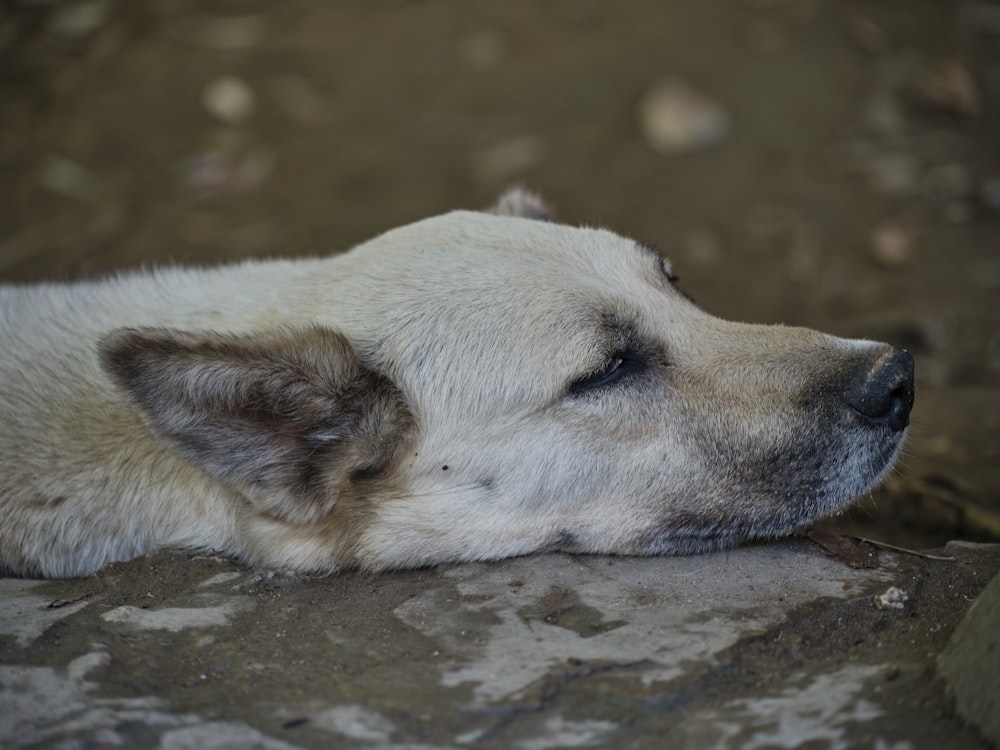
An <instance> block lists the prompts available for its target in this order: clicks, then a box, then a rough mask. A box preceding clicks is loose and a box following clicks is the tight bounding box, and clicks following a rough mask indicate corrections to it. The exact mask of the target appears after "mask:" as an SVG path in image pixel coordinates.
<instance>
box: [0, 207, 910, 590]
mask: <svg viewBox="0 0 1000 750" xmlns="http://www.w3.org/2000/svg"><path fill="white" fill-rule="evenodd" d="M0 346H2V349H3V352H4V354H3V357H2V358H0V416H2V419H3V426H4V428H3V431H2V433H0V569H2V570H4V571H6V572H8V573H15V574H21V575H31V576H54V577H64V576H81V575H87V574H89V573H91V572H93V571H94V570H96V569H97V568H99V567H100V566H102V565H104V564H105V563H107V562H110V561H113V560H127V559H129V558H132V557H135V556H137V555H141V554H143V553H146V552H149V551H152V550H155V549H158V548H162V547H182V548H189V549H201V550H216V551H220V552H223V553H226V554H231V555H234V556H236V557H237V558H239V559H241V560H243V561H245V562H247V563H250V564H254V565H264V566H271V567H276V568H283V569H291V570H298V571H303V572H309V573H330V572H333V571H336V570H340V569H343V568H345V567H361V568H364V569H370V570H379V569H385V568H396V567H406V566H418V565H427V564H434V563H439V562H444V561H458V560H483V559H494V558H499V557H504V556H509V555H520V554H526V553H530V552H534V551H538V550H553V549H563V550H567V551H573V552H603V553H618V554H660V553H687V552H697V551H701V550H708V549H714V548H718V547H720V546H726V545H731V544H736V543H738V542H743V541H746V540H751V539H758V538H768V537H774V536H778V535H782V534H786V533H788V532H790V531H791V530H793V529H794V528H795V527H796V526H799V525H801V524H805V523H808V522H811V521H813V520H815V519H817V518H820V517H822V516H825V515H828V514H831V513H834V512H837V511H840V510H842V509H843V508H845V507H846V506H847V505H849V504H850V503H851V502H852V501H853V500H854V499H855V498H856V497H858V495H859V494H861V493H864V492H866V491H867V490H869V489H870V488H871V487H872V486H873V485H874V484H876V483H877V482H878V481H879V480H880V478H881V477H882V476H883V475H884V474H885V472H886V471H888V469H889V467H890V466H891V465H892V462H893V460H894V458H895V456H896V454H897V452H898V450H899V448H900V445H901V444H902V441H903V439H904V436H905V432H906V430H905V428H906V422H907V417H908V414H909V411H910V406H911V404H912V400H913V381H912V378H913V371H912V360H910V358H909V355H907V354H905V353H904V352H900V351H899V350H894V349H892V348H891V347H888V346H886V345H884V344H878V343H873V342H868V341H859V340H845V339H839V338H834V337H832V336H826V335H824V334H820V333H817V332H814V331H809V330H805V329H801V328H785V327H781V326H754V325H744V324H738V323H729V322H726V321H723V320H719V319H717V318H713V317H711V316H709V315H707V314H706V313H704V312H702V311H701V310H700V309H699V308H697V307H696V306H695V305H694V304H693V303H692V302H691V301H690V300H689V299H688V298H686V297H685V296H684V295H683V294H682V293H680V292H679V291H678V290H677V289H676V286H675V284H674V279H673V276H672V274H671V273H670V268H669V266H668V265H667V264H666V262H665V261H663V260H662V259H660V258H659V257H658V256H656V254H655V253H653V252H652V251H651V250H649V249H648V248H644V247H643V246H641V245H639V244H637V243H635V242H634V241H632V240H629V239H625V238H622V237H619V236H617V235H614V234H612V233H610V232H607V231H604V230H600V229H588V228H574V227H569V226H565V225H562V224H558V223H555V222H553V221H551V217H550V215H549V213H548V210H547V209H546V207H545V206H544V204H542V203H541V202H540V201H538V200H537V199H536V198H535V197H534V196H531V195H530V194H528V193H525V192H523V191H513V192H511V193H508V194H507V195H505V196H503V198H501V200H500V202H499V203H498V204H497V206H496V207H495V208H494V210H493V212H492V214H490V213H479V212H454V213H450V214H446V215H443V216H439V217H436V218H431V219H427V220H425V221H421V222H418V223H416V224H412V225H409V226H406V227H402V228H400V229H397V230H394V231H391V232H388V233H386V234H384V235H382V236H380V237H377V238H375V239H373V240H371V241H369V242H367V243H365V244H363V245H361V246H359V247H357V248H355V249H354V250H353V251H351V252H349V253H346V254H344V255H341V256H335V257H330V258H324V259H309V260H297V261H270V262H256V261H255V262H247V263H244V264H242V265H235V266H227V267H220V268H213V269H181V268H172V269H162V270H158V271H153V272H142V273H133V274H127V275H122V276H118V277H115V278H111V279H107V280H103V281H93V282H82V283H74V284H45V285H33V286H9V285H8V286H3V287H0Z"/></svg>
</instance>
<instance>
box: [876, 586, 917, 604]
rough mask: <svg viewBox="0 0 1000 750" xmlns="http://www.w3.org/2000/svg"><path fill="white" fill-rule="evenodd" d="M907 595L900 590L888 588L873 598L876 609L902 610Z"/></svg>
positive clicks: (894, 587) (892, 587)
mask: <svg viewBox="0 0 1000 750" xmlns="http://www.w3.org/2000/svg"><path fill="white" fill-rule="evenodd" d="M909 598H910V597H909V595H907V593H906V592H905V591H903V590H902V589H901V588H897V587H896V586H890V587H889V588H888V589H886V590H885V592H884V593H882V594H879V595H878V596H876V597H875V608H876V609H902V608H903V605H904V604H906V600H907V599H909Z"/></svg>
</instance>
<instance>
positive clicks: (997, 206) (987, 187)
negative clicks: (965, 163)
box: [979, 177, 1000, 213]
mask: <svg viewBox="0 0 1000 750" xmlns="http://www.w3.org/2000/svg"><path fill="white" fill-rule="evenodd" d="M979 194H980V196H981V198H982V200H983V205H985V206H986V208H988V209H989V210H990V211H993V212H995V213H1000V177H987V178H986V179H985V180H983V183H982V185H981V186H980V188H979Z"/></svg>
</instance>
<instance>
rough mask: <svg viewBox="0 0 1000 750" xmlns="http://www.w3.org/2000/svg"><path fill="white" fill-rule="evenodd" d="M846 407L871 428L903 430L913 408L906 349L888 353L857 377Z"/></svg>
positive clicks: (911, 372)
mask: <svg viewBox="0 0 1000 750" xmlns="http://www.w3.org/2000/svg"><path fill="white" fill-rule="evenodd" d="M847 403H848V405H849V406H850V407H851V408H852V409H853V410H854V412H855V413H856V414H857V415H858V416H860V417H861V418H862V419H864V420H865V421H867V422H869V423H871V424H879V425H886V426H887V427H889V428H890V429H891V430H893V431H894V432H899V431H900V430H902V429H904V428H905V427H906V426H907V425H908V424H909V423H910V410H911V409H912V408H913V357H912V356H911V355H910V353H909V352H908V351H906V350H905V349H896V348H893V349H891V350H890V351H889V352H888V353H887V354H885V355H883V356H882V357H880V358H879V359H878V360H877V361H876V362H875V364H874V365H873V366H872V367H871V368H868V369H866V370H865V371H864V372H862V373H861V374H860V376H859V377H858V380H857V382H856V383H855V385H854V387H853V388H852V389H851V390H850V391H848V393H847Z"/></svg>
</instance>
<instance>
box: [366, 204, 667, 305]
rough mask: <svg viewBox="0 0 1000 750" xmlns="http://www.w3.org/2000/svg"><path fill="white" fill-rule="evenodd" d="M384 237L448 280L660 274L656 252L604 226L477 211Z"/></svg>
mask: <svg viewBox="0 0 1000 750" xmlns="http://www.w3.org/2000/svg"><path fill="white" fill-rule="evenodd" d="M380 239H381V240H383V243H382V244H383V245H384V246H386V247H387V248H388V250H389V252H391V253H392V256H393V259H394V261H395V262H398V263H400V266H399V268H398V270H400V271H402V272H412V273H414V274H418V273H419V274H426V273H427V268H428V267H431V268H433V269H434V270H435V272H436V274H437V275H438V276H439V277H441V278H442V280H443V281H444V282H445V283H447V278H448V277H451V278H453V279H454V278H456V277H462V278H463V279H464V280H465V281H468V282H471V283H473V284H474V285H475V286H478V283H476V282H477V281H482V282H486V283H489V282H490V278H491V277H496V276H497V275H499V276H500V278H502V279H503V281H505V282H507V283H510V282H511V281H516V282H520V283H521V284H530V285H532V286H536V285H537V286H538V287H548V286H556V287H559V288H562V289H567V288H568V287H570V286H572V284H573V283H574V282H576V283H580V282H583V283H587V282H588V281H596V282H599V286H600V287H601V288H605V289H611V288H613V287H614V286H616V285H621V284H624V285H626V286H628V285H634V284H635V282H636V275H637V274H638V275H639V276H640V277H644V278H648V279H652V280H656V279H658V277H659V274H661V273H662V271H661V269H660V263H661V262H662V261H661V259H660V258H659V256H657V255H656V253H655V252H654V251H652V250H650V249H648V248H646V247H644V246H643V245H641V244H639V243H637V242H635V241H634V240H631V239H628V238H625V237H621V236H619V235H617V234H615V233H613V232H610V231H607V230H604V229H596V228H589V227H573V226H568V225H565V224H556V223H552V222H546V221H539V220H535V219H522V218H514V217H506V216H493V215H490V214H484V213H479V212H474V211H454V212H452V213H448V214H444V215H442V216H437V217H433V218H431V219H426V220H424V221H421V222H417V223H415V224H410V225H408V226H405V227H402V228H400V229H397V230H393V231H392V232H390V233H387V234H386V235H384V236H383V237H382V238H380ZM514 289H516V285H515V287H514ZM512 291H513V289H512Z"/></svg>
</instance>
